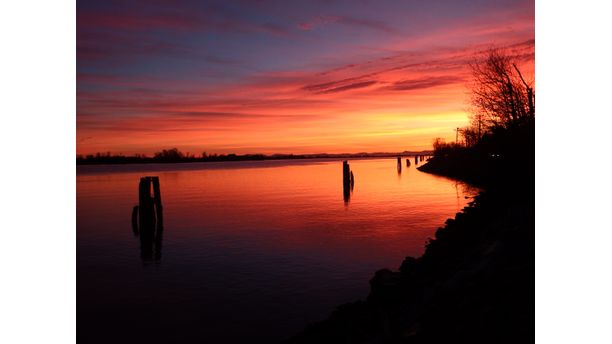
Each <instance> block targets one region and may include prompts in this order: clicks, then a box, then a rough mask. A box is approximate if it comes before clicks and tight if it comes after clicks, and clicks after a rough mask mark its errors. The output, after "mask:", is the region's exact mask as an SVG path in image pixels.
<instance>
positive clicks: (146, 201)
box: [138, 177, 155, 230]
mask: <svg viewBox="0 0 612 344" xmlns="http://www.w3.org/2000/svg"><path fill="white" fill-rule="evenodd" d="M138 220H139V221H138V223H139V227H140V229H141V230H142V229H143V228H148V227H151V226H154V225H155V213H154V212H153V200H152V199H151V177H142V178H140V185H139V192H138Z"/></svg>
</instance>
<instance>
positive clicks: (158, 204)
mask: <svg viewBox="0 0 612 344" xmlns="http://www.w3.org/2000/svg"><path fill="white" fill-rule="evenodd" d="M151 181H152V182H153V201H154V203H155V215H156V217H157V223H161V222H162V221H163V210H162V201H161V191H160V189H159V177H151Z"/></svg>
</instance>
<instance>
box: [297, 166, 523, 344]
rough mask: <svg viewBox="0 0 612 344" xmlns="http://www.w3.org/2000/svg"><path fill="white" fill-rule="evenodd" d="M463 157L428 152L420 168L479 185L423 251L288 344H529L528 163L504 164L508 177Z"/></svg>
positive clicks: (379, 273)
mask: <svg viewBox="0 0 612 344" xmlns="http://www.w3.org/2000/svg"><path fill="white" fill-rule="evenodd" d="M472 156H473V155H472ZM465 158H466V157H461V156H457V155H453V156H447V157H438V158H433V159H431V160H430V161H429V162H428V163H427V164H425V165H423V166H422V167H421V168H420V170H422V171H424V172H429V173H435V174H439V175H445V176H449V177H455V178H458V179H462V180H464V181H467V182H477V183H476V184H479V185H482V186H485V185H486V186H488V188H487V191H484V192H482V193H481V194H480V195H479V196H477V197H476V198H475V199H474V201H473V202H472V203H471V204H470V205H469V206H468V207H466V208H464V209H463V211H462V212H460V213H458V214H456V216H455V218H454V219H449V220H447V221H446V223H445V226H444V227H442V228H439V229H438V231H437V232H436V234H435V238H432V239H430V241H429V242H428V243H427V244H426V250H425V253H424V254H423V256H421V257H418V258H417V257H406V259H405V260H404V261H403V262H402V264H401V266H400V267H399V269H398V270H396V271H393V270H389V269H383V270H379V271H377V272H376V274H375V276H374V277H373V278H372V279H371V281H370V285H371V291H370V294H369V295H368V296H367V298H366V300H365V301H358V302H355V303H351V304H345V305H342V306H340V307H338V308H337V310H336V311H335V312H334V313H333V314H332V315H331V316H330V318H329V319H327V320H325V321H322V322H319V323H316V324H312V325H311V326H309V327H308V328H306V329H305V330H304V331H302V332H301V333H299V334H298V335H296V336H295V337H293V338H291V339H289V340H288V341H287V343H439V342H442V341H451V340H452V341H453V342H460V343H461V342H470V343H474V342H477V343H485V342H486V343H500V342H501V343H506V342H513V343H523V342H531V341H533V338H534V332H535V325H534V319H535V318H534V303H535V301H534V274H535V268H534V260H535V252H534V251H535V249H534V216H535V215H534V207H535V206H534V189H533V187H532V183H531V182H530V175H532V174H533V169H530V166H529V164H527V166H526V167H525V168H513V169H510V170H508V169H506V170H504V173H503V175H506V174H509V173H510V172H516V171H525V173H518V174H517V173H513V175H514V176H515V178H513V179H512V180H510V181H506V180H502V179H499V177H500V175H499V174H497V175H496V174H494V172H495V171H501V170H500V169H499V168H502V167H504V168H507V167H508V166H509V164H507V163H505V162H504V161H501V162H500V161H497V160H495V158H496V157H492V158H493V159H487V160H486V161H484V160H480V161H471V163H472V165H470V164H466V162H467V161H466V160H465ZM468 158H469V156H468ZM474 159H476V158H474ZM506 162H507V161H506ZM512 166H517V164H513V165H512ZM529 171H531V172H529Z"/></svg>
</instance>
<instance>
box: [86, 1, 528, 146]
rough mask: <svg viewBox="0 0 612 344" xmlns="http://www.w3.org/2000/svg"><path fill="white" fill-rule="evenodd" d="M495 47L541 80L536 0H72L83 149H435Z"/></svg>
mask: <svg viewBox="0 0 612 344" xmlns="http://www.w3.org/2000/svg"><path fill="white" fill-rule="evenodd" d="M491 46H504V47H508V48H509V50H510V51H511V52H512V53H513V54H516V55H517V56H518V58H519V59H520V60H521V61H522V67H521V68H523V69H524V71H525V74H527V76H528V78H530V79H533V54H534V2H533V0H527V1H505V0H501V1H489V0H487V1H455V0H452V1H450V0H449V1H331V0H330V1H323V0H321V1H267V0H260V1H246V0H245V1H162V0H158V1H125V2H122V1H108V0H106V1H87V2H84V1H77V154H90V153H95V152H108V151H110V152H112V153H115V154H119V153H121V154H134V153H145V154H152V153H153V152H155V151H158V150H161V149H165V148H172V147H177V148H179V149H180V150H182V151H184V152H191V153H193V154H196V155H199V154H201V153H202V152H204V151H205V152H207V153H209V154H210V153H238V154H243V153H265V154H270V153H322V152H327V153H341V152H349V153H351V152H364V151H367V152H381V151H387V152H397V151H404V150H422V149H430V148H431V143H432V141H433V139H434V138H436V137H442V138H446V139H447V140H449V141H451V140H454V137H455V134H454V128H456V127H460V126H465V125H467V124H468V112H469V111H468V110H469V106H468V99H469V98H468V91H467V88H466V85H467V83H468V81H469V71H468V69H467V65H466V64H467V62H469V61H472V60H473V59H474V58H475V56H476V54H477V53H478V52H479V51H483V50H484V49H487V48H489V47H491Z"/></svg>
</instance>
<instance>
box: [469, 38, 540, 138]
mask: <svg viewBox="0 0 612 344" xmlns="http://www.w3.org/2000/svg"><path fill="white" fill-rule="evenodd" d="M470 69H471V71H472V76H473V82H472V83H471V85H470V88H471V104H472V106H473V109H474V115H473V118H472V121H473V127H474V129H476V130H478V132H481V131H483V132H484V131H486V130H488V129H491V128H493V127H504V128H509V127H512V126H516V125H518V124H521V123H525V122H528V121H529V120H531V119H533V118H534V117H535V105H534V104H535V96H534V91H533V85H532V83H528V82H527V81H525V79H524V78H523V75H522V74H521V72H520V70H519V69H518V67H517V66H516V60H515V58H514V57H512V56H511V55H509V54H508V53H507V52H505V51H503V50H501V49H490V50H489V51H488V52H487V56H486V58H485V59H484V60H478V61H476V62H474V63H471V64H470Z"/></svg>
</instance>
